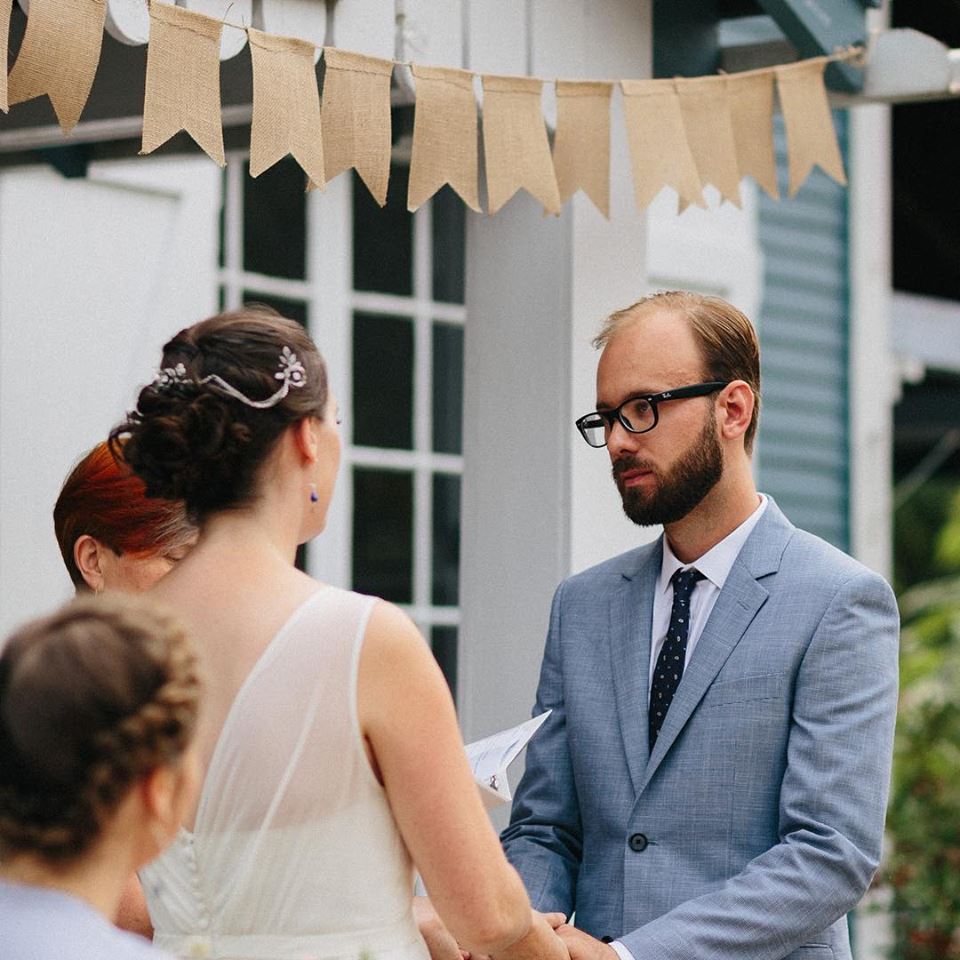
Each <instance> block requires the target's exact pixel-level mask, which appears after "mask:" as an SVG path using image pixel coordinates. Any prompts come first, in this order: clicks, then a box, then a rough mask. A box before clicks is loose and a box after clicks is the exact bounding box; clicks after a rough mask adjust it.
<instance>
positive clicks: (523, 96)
mask: <svg viewBox="0 0 960 960" xmlns="http://www.w3.org/2000/svg"><path fill="white" fill-rule="evenodd" d="M542 89H543V81H541V80H537V79H535V78H533V77H496V76H490V75H485V76H484V77H483V151H484V161H485V163H486V168H487V201H488V204H489V209H490V213H496V212H497V211H498V210H499V209H500V208H501V207H502V206H503V205H504V204H505V203H506V202H507V201H508V200H509V199H510V198H511V197H512V196H513V195H514V194H515V193H516V192H517V191H518V190H520V189H524V190H526V191H527V192H528V193H529V194H531V195H532V196H534V197H536V199H537V200H539V201H540V202H541V203H542V204H543V206H544V209H545V210H546V211H547V213H554V214H559V213H560V210H561V207H562V204H561V203H560V191H559V189H558V187H557V177H556V174H555V173H554V169H553V158H552V157H551V156H550V143H549V141H548V140H547V126H546V123H545V122H544V119H543V111H542V110H541V107H540V95H541V91H542Z"/></svg>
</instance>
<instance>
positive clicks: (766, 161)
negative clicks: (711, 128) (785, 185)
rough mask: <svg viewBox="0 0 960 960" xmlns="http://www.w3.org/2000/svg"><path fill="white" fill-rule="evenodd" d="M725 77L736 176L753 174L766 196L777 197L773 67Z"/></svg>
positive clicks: (775, 198) (778, 192) (778, 191)
mask: <svg viewBox="0 0 960 960" xmlns="http://www.w3.org/2000/svg"><path fill="white" fill-rule="evenodd" d="M726 79H727V99H728V101H729V103H730V118H731V120H732V121H733V139H734V141H735V142H736V148H737V166H738V167H739V169H740V176H741V177H746V176H750V177H753V179H754V180H756V181H757V183H758V184H759V185H760V186H761V187H762V188H763V189H764V190H765V191H766V192H767V194H768V195H769V196H771V197H773V199H774V200H778V199H779V198H780V188H779V186H777V154H776V150H775V149H774V145H773V71H772V70H758V71H750V72H749V73H734V74H731V75H729V76H728V77H727V78H726Z"/></svg>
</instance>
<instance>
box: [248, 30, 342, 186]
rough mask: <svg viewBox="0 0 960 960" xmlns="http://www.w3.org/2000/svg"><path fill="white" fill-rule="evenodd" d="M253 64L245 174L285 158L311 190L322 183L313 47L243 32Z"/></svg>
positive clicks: (321, 153)
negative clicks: (307, 180)
mask: <svg viewBox="0 0 960 960" xmlns="http://www.w3.org/2000/svg"><path fill="white" fill-rule="evenodd" d="M247 35H248V37H249V40H250V56H251V58H252V61H253V123H252V126H251V129H250V176H252V177H257V176H259V175H260V174H261V173H263V171H264V170H266V169H268V168H269V167H272V166H273V165H274V164H275V163H276V162H277V161H278V160H282V159H283V158H284V157H285V156H286V155H287V154H290V155H291V156H292V157H293V158H294V160H296V161H297V163H299V164H300V166H301V167H303V170H304V172H305V173H306V174H307V176H308V177H309V178H310V181H311V182H312V183H313V184H314V185H315V186H317V187H322V186H323V185H324V184H325V183H326V179H325V176H326V175H325V173H324V168H323V166H324V165H323V135H322V132H321V126H320V93H319V91H318V90H317V74H316V70H315V67H314V61H313V55H314V49H315V48H314V46H313V44H312V43H307V42H306V41H305V40H298V39H295V38H293V37H276V36H271V35H270V34H268V33H262V32H261V31H259V30H253V29H251V30H248V31H247Z"/></svg>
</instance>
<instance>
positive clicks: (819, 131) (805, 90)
mask: <svg viewBox="0 0 960 960" xmlns="http://www.w3.org/2000/svg"><path fill="white" fill-rule="evenodd" d="M826 65H827V58H826V57H817V58H816V59H814V60H802V61H800V62H799V63H791V64H787V65H786V66H782V67H777V68H776V71H775V72H776V75H777V92H778V93H779V95H780V108H781V110H782V111H783V122H784V126H785V127H786V130H787V149H788V151H789V154H790V164H789V170H790V196H791V197H792V196H795V195H796V193H797V191H798V190H799V189H800V187H802V186H803V182H804V181H805V180H806V179H807V177H808V176H809V175H810V172H811V171H812V170H813V168H814V166H819V167H820V168H821V169H822V170H823V171H824V172H825V173H827V174H829V176H831V177H833V179H834V180H836V181H837V183H839V184H840V185H841V186H846V183H847V177H846V174H845V173H844V172H843V157H842V156H841V155H840V146H839V145H838V143H837V134H836V131H835V130H834V129H833V118H832V117H831V116H830V104H829V103H828V101H827V91H826V88H825V87H824V85H823V71H824V68H825V67H826Z"/></svg>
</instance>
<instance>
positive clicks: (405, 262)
mask: <svg viewBox="0 0 960 960" xmlns="http://www.w3.org/2000/svg"><path fill="white" fill-rule="evenodd" d="M408 172H409V168H408V167H407V166H405V165H398V164H394V165H393V166H391V167H390V187H389V190H388V192H387V205H386V206H385V207H383V208H381V207H379V206H378V205H377V202H376V200H374V199H373V197H371V196H370V191H369V190H367V188H366V186H364V184H363V181H362V180H361V179H360V178H359V177H358V176H357V175H356V174H353V286H354V289H355V290H370V291H373V292H375V293H398V294H402V295H405V296H410V295H411V294H412V293H413V214H411V213H410V212H409V211H408V210H407V180H408V177H407V174H408Z"/></svg>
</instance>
